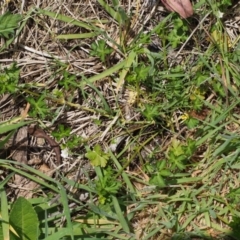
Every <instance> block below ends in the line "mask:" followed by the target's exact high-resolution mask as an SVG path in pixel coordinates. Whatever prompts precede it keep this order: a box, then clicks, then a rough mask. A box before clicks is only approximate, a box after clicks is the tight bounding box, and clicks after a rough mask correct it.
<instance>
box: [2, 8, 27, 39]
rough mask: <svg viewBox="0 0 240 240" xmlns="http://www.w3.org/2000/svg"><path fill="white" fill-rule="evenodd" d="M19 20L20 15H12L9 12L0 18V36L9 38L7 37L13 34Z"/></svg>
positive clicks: (20, 18)
mask: <svg viewBox="0 0 240 240" xmlns="http://www.w3.org/2000/svg"><path fill="white" fill-rule="evenodd" d="M21 20H22V16H21V15H20V14H12V13H10V12H6V13H4V14H3V15H2V16H0V36H2V37H5V38H9V35H11V34H13V33H14V30H15V29H16V28H17V27H18V23H19V22H20V21H21Z"/></svg>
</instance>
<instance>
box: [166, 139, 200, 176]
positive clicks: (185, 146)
mask: <svg viewBox="0 0 240 240" xmlns="http://www.w3.org/2000/svg"><path fill="white" fill-rule="evenodd" d="M195 150H196V143H195V141H194V140H192V139H187V142H186V143H182V142H181V141H180V140H178V139H175V138H173V140H172V144H171V145H170V146H169V148H168V151H167V154H166V157H167V159H168V162H169V169H170V170H171V171H172V172H174V171H179V170H180V171H182V170H184V169H185V168H186V167H187V165H186V164H187V160H189V158H190V157H191V156H192V154H193V153H194V152H195Z"/></svg>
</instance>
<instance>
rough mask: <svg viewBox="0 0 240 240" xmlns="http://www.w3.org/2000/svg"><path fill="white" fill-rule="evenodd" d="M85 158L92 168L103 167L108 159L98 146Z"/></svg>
mask: <svg viewBox="0 0 240 240" xmlns="http://www.w3.org/2000/svg"><path fill="white" fill-rule="evenodd" d="M85 156H86V157H87V158H88V159H89V160H90V161H91V164H92V165H93V166H101V167H105V166H106V164H107V161H108V159H109V155H108V154H106V153H104V152H103V151H102V149H101V146H100V145H99V144H97V145H96V146H95V147H94V148H93V150H92V151H88V152H87V153H86V155H85Z"/></svg>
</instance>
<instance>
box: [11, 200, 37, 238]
mask: <svg viewBox="0 0 240 240" xmlns="http://www.w3.org/2000/svg"><path fill="white" fill-rule="evenodd" d="M10 224H11V226H12V227H13V229H14V230H15V231H16V232H17V233H18V235H19V236H20V237H21V239H22V240H29V239H38V235H39V221H38V217H37V214H36V212H35V210H34V208H33V207H32V205H31V204H30V203H29V202H28V200H26V199H25V198H23V197H19V198H18V199H17V200H16V202H15V203H14V205H13V207H12V211H11V213H10Z"/></svg>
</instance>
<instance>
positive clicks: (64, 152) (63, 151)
mask: <svg viewBox="0 0 240 240" xmlns="http://www.w3.org/2000/svg"><path fill="white" fill-rule="evenodd" d="M68 154H69V152H68V148H64V149H63V150H62V151H61V157H62V158H68Z"/></svg>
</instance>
